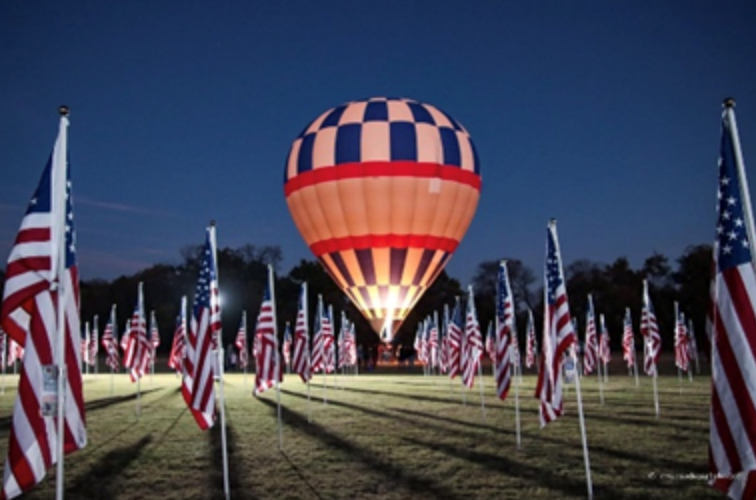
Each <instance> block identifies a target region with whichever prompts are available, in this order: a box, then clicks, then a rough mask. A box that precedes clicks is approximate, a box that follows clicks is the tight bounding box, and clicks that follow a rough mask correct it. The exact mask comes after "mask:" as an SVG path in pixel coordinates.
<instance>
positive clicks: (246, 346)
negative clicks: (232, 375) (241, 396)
mask: <svg viewBox="0 0 756 500" xmlns="http://www.w3.org/2000/svg"><path fill="white" fill-rule="evenodd" d="M242 328H244V350H245V351H246V352H245V354H246V355H247V362H246V363H245V364H244V390H245V391H246V390H247V365H249V343H248V342H247V341H248V340H249V335H247V311H246V309H245V310H244V311H242Z"/></svg>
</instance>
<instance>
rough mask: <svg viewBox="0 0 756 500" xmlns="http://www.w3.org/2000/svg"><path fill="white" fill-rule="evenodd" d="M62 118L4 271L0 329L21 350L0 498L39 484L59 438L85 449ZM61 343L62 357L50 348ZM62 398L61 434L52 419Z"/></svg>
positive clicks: (70, 448) (66, 447) (69, 448)
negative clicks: (59, 389) (58, 375)
mask: <svg viewBox="0 0 756 500" xmlns="http://www.w3.org/2000/svg"><path fill="white" fill-rule="evenodd" d="M66 115H67V113H65V114H63V113H62V116H61V119H60V128H59V132H58V138H57V140H56V142H55V146H54V148H53V153H52V155H51V156H50V160H49V161H48V163H47V166H46V168H45V170H44V173H43V174H42V178H41V179H40V182H39V185H38V187H37V190H36V192H35V193H34V196H33V197H32V199H31V202H30V203H29V206H28V208H27V210H26V214H25V215H24V217H23V219H22V221H21V227H20V229H19V231H18V234H17V235H16V241H15V244H14V246H13V248H12V249H11V253H10V257H9V258H8V264H7V267H6V270H5V288H4V292H3V303H2V307H1V308H0V324H1V325H2V328H3V329H4V330H5V331H6V332H7V334H8V335H9V336H10V338H11V339H12V340H13V342H15V343H17V344H18V345H19V346H22V347H23V348H24V360H23V365H22V366H21V371H20V377H19V383H18V396H17V397H16V403H15V406H14V408H13V416H12V418H11V422H10V437H9V443H8V448H7V449H8V455H7V459H6V462H5V470H4V477H3V491H2V496H3V497H4V498H14V497H16V496H18V495H21V494H22V493H24V492H25V491H28V490H30V489H31V488H32V487H33V486H34V485H36V484H37V483H39V482H40V481H42V479H43V478H44V477H45V474H46V473H47V469H48V468H49V467H50V466H51V465H53V464H54V463H57V461H58V460H59V457H58V455H57V449H58V439H63V440H64V442H63V452H64V453H65V454H68V453H72V452H74V451H76V450H79V449H81V448H83V447H84V446H86V444H87V431H86V422H85V413H84V398H83V392H82V381H81V352H80V350H79V343H80V337H81V325H80V322H79V321H80V320H79V277H78V271H77V263H76V250H75V243H76V238H75V231H74V225H73V204H72V196H71V181H70V172H69V169H68V155H67V129H68V118H67V116H66ZM59 308H60V309H59ZM61 309H62V314H60V312H61ZM59 319H62V320H63V322H62V324H60V323H59V322H58V320H59ZM61 340H63V341H64V343H63V350H64V351H65V354H64V358H63V359H61V358H60V352H59V351H58V349H57V346H60V345H61ZM62 365H65V371H64V372H63V373H65V378H64V379H63V380H62V381H61V380H59V381H58V382H57V383H54V382H53V384H52V385H53V386H56V385H57V387H60V386H61V385H62V386H63V387H64V392H63V393H62V394H61V393H59V392H57V391H54V390H53V391H51V390H50V388H49V386H50V385H51V382H52V380H51V379H53V380H54V379H55V373H56V372H57V373H60V372H59V371H58V370H60V369H62V368H63V366H62ZM51 372H52V376H51ZM59 396H63V397H60V398H59ZM61 400H62V414H63V417H64V421H63V425H64V427H65V429H64V434H63V436H61V435H60V434H59V433H58V420H57V416H58V408H59V406H58V405H59V404H61ZM60 459H61V460H62V458H60ZM60 480H62V477H61V478H60Z"/></svg>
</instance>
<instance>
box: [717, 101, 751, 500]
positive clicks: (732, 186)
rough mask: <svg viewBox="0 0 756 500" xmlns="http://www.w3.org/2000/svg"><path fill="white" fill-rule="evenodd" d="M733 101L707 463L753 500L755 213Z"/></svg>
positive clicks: (722, 189) (734, 494) (720, 483)
mask: <svg viewBox="0 0 756 500" xmlns="http://www.w3.org/2000/svg"><path fill="white" fill-rule="evenodd" d="M733 105H734V103H733V102H732V101H730V100H728V101H726V103H725V106H726V107H725V111H724V115H723V117H722V143H721V149H720V159H719V191H718V220H717V229H716V231H717V238H716V242H715V244H714V257H715V262H716V272H715V273H714V275H713V276H712V289H713V304H712V308H711V311H712V319H713V322H712V352H711V361H712V363H711V365H712V391H711V425H710V435H709V463H710V471H711V473H712V475H713V476H714V480H713V485H714V487H716V488H717V489H719V490H721V491H723V492H725V493H727V495H728V496H729V497H730V498H733V499H738V500H740V499H743V500H745V499H749V500H750V499H753V498H756V310H754V304H756V275H755V274H754V267H753V248H752V245H753V238H754V231H753V212H752V210H751V206H750V201H749V200H750V198H749V196H748V182H747V180H746V178H745V167H744V166H743V158H742V154H741V152H740V144H739V138H738V132H737V125H736V123H735V115H734V111H733V109H732V106H733Z"/></svg>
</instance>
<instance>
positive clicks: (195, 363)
mask: <svg viewBox="0 0 756 500" xmlns="http://www.w3.org/2000/svg"><path fill="white" fill-rule="evenodd" d="M215 249H216V246H215V225H214V224H211V225H210V226H208V227H207V229H206V236H205V246H204V249H203V251H202V260H201V262H200V272H199V277H198V278H197V289H196V291H195V293H194V305H193V307H192V316H191V319H190V323H189V329H188V332H187V333H188V335H187V337H186V340H187V342H186V357H185V358H184V377H183V383H182V387H181V393H182V395H183V396H184V401H185V402H186V404H187V406H188V407H189V411H190V412H191V413H192V415H193V416H194V420H195V421H196V422H197V425H198V426H199V428H200V429H202V430H206V429H209V428H210V427H212V426H213V424H215V415H216V409H215V369H216V366H217V360H218V352H217V350H216V349H217V338H216V337H217V335H218V332H219V331H220V328H221V321H220V301H219V300H218V299H219V291H218V262H217V259H216V250H215Z"/></svg>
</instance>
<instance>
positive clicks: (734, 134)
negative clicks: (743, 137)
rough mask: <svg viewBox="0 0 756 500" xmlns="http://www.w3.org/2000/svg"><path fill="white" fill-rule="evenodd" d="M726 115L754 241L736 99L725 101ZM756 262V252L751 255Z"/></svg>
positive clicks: (749, 228)
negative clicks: (736, 119)
mask: <svg viewBox="0 0 756 500" xmlns="http://www.w3.org/2000/svg"><path fill="white" fill-rule="evenodd" d="M723 104H724V108H725V111H724V112H725V115H726V116H727V121H728V122H729V125H730V130H731V133H730V137H731V139H732V149H733V150H734V152H735V165H737V168H738V174H739V176H740V179H741V183H740V194H741V196H742V198H743V215H744V216H745V219H746V229H748V240H749V241H754V236H756V230H754V223H753V210H752V209H751V195H750V193H749V191H748V179H747V178H746V172H745V163H744V162H743V150H742V149H740V134H739V133H738V124H737V123H736V121H735V112H734V110H733V108H734V107H735V99H732V98H727V99H725V101H724V103H723ZM751 258H752V260H753V261H754V263H756V253H754V255H753V256H752V257H751Z"/></svg>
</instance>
